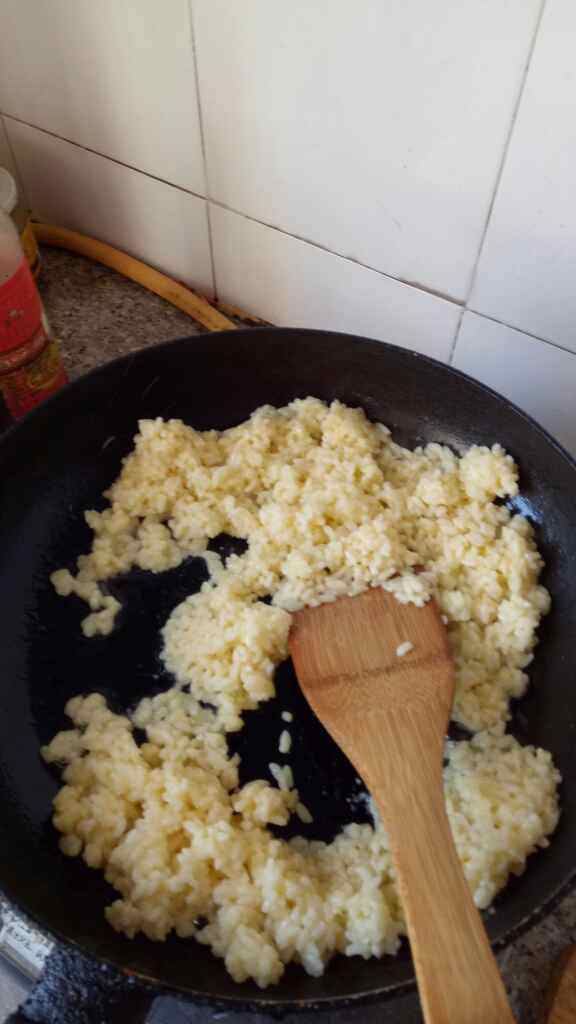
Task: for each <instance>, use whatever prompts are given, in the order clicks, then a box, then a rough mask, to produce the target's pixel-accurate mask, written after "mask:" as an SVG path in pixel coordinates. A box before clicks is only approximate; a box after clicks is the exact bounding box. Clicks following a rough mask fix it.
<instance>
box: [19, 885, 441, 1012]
mask: <svg viewBox="0 0 576 1024" xmlns="http://www.w3.org/2000/svg"><path fill="white" fill-rule="evenodd" d="M52 948H53V943H52V942H51V941H49V940H48V939H46V938H45V937H44V936H43V935H41V934H40V932H38V931H36V929H34V928H31V927H30V926H29V925H28V923H27V922H25V921H23V920H22V918H21V917H19V916H18V914H16V913H14V911H13V910H12V909H10V908H9V907H8V906H7V904H6V903H4V902H3V901H2V900H0V1021H3V1020H5V1018H6V1017H7V1015H8V1014H9V1013H11V1012H13V1011H14V1010H15V1009H16V1007H17V1006H18V1005H19V1004H20V1003H21V1002H22V1001H23V1000H24V999H25V998H26V996H27V994H28V992H29V991H30V989H31V987H32V985H33V984H34V982H35V981H36V980H37V979H38V978H39V977H40V974H41V972H42V968H43V966H44V962H45V960H46V958H47V956H48V954H49V953H50V951H51V949H52ZM272 1020H273V1018H271V1017H269V1016H268V1015H263V1014H237V1013H231V1012H228V1011H227V1012H225V1013H222V1012H218V1011H214V1010H207V1009H206V1008H204V1007H197V1006H196V1007H195V1006H192V1005H191V1004H189V1003H185V1002H181V1001H180V1000H176V999H170V998H168V997H159V998H158V999H157V1000H156V1001H155V1003H154V1006H153V1009H152V1010H151V1011H150V1014H149V1016H148V1024H208V1022H209V1021H218V1022H220V1024H226V1022H229V1024H271V1022H272ZM313 1020H314V1021H315V1022H316V1024H420V1022H421V1020H422V1017H421V1014H420V1011H419V1008H418V1000H417V997H416V996H415V995H410V996H407V997H404V998H403V999H399V1000H396V1001H395V1002H393V1003H391V1004H389V1005H388V1006H386V1005H385V1006H383V1007H382V1006H379V1007H361V1008H360V1009H358V1010H353V1011H350V1010H348V1011H345V1012H339V1013H316V1014H292V1015H290V1016H289V1017H284V1018H283V1021H284V1024H311V1022H312V1021H313Z"/></svg>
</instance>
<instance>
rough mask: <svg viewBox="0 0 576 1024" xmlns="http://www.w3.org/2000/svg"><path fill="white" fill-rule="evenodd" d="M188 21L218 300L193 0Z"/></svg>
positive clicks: (214, 291)
mask: <svg viewBox="0 0 576 1024" xmlns="http://www.w3.org/2000/svg"><path fill="white" fill-rule="evenodd" d="M187 6H188V20H189V25H190V45H191V47H192V60H193V63H194V82H195V84H196V109H197V111H198V130H199V132H200V148H201V150H202V166H203V168H204V188H205V191H206V224H207V228H208V249H209V253H210V272H211V275H212V291H213V294H214V299H217V298H218V286H217V281H216V260H215V257H214V238H213V235H212V218H211V215H210V202H209V195H210V184H209V181H208V155H207V149H206V134H205V131H204V115H203V111H202V101H201V96H200V71H199V68H198V49H197V46H196V26H195V23H194V0H188V5H187Z"/></svg>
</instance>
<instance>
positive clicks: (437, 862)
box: [366, 710, 514, 1024]
mask: <svg viewBox="0 0 576 1024" xmlns="http://www.w3.org/2000/svg"><path fill="white" fill-rule="evenodd" d="M407 715H409V716H410V717H411V718H412V721H411V722H410V723H409V725H408V723H407V722H406V716H407ZM432 719H433V716H432ZM435 728H436V726H435V724H434V722H433V721H432V722H431V720H430V718H429V717H428V716H427V715H425V714H421V713H412V714H411V713H410V710H407V711H406V712H405V714H404V716H403V721H402V723H400V722H398V723H395V722H394V717H393V716H386V721H384V718H383V720H382V730H378V731H379V732H380V742H379V748H380V758H379V759H377V758H375V757H374V756H372V757H370V758H369V761H370V763H371V764H372V765H374V764H375V763H379V764H380V769H378V770H377V771H378V774H381V777H380V779H375V778H367V779H366V781H367V782H368V785H369V787H370V788H371V790H372V793H373V795H374V797H375V799H376V802H377V805H378V808H379V810H380V813H381V815H382V819H383V821H384V824H385V827H386V829H387V831H388V836H389V841H390V849H391V852H392V856H393V859H394V864H395V867H396V871H397V877H398V883H399V890H400V895H401V899H402V904H403V907H404V913H405V915H406V922H407V925H408V934H409V938H410V945H411V948H412V956H413V959H414V965H415V968H416V975H417V978H418V987H419V990H420V999H421V1002H422V1008H423V1012H424V1017H425V1020H426V1021H427V1024H513V1021H514V1018H513V1016H512V1012H511V1010H510V1006H509V1003H508V999H507V996H506V991H505V989H504V985H503V983H502V979H501V977H500V974H499V971H498V967H497V964H496V961H495V959H494V956H493V954H492V951H491V949H490V944H489V942H488V937H487V935H486V932H485V930H484V925H483V923H482V919H481V917H480V914H479V913H478V911H477V909H476V907H475V905H474V901H473V899H472V895H471V893H470V890H469V888H468V884H467V882H466V880H465V878H464V874H463V871H462V867H461V864H460V861H459V860H458V856H457V853H456V849H455V847H454V842H453V839H452V833H451V829H450V825H449V822H448V818H447V815H446V809H445V803H444V792H443V788H442V771H441V766H442V751H441V739H434V737H433V736H431V735H430V733H431V731H432V730H434V729H435ZM373 753H375V752H373ZM379 793H380V797H379V796H378V794H379Z"/></svg>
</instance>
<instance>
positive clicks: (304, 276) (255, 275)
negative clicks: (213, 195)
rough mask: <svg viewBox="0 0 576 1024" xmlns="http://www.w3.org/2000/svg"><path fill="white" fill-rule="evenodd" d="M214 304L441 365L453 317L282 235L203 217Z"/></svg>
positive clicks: (455, 310) (443, 304) (395, 284)
mask: <svg viewBox="0 0 576 1024" xmlns="http://www.w3.org/2000/svg"><path fill="white" fill-rule="evenodd" d="M211 222H212V235H213V243H214V259H215V263H216V266H217V268H218V270H217V278H216V285H217V289H218V294H219V296H220V297H221V298H222V299H225V300H227V301H228V302H232V303H235V304H237V305H239V306H241V307H243V308H244V309H246V310H247V311H249V312H254V313H257V314H258V315H260V316H262V317H264V318H265V319H268V320H270V321H271V322H272V323H275V324H280V325H286V326H292V327H319V328H326V329H330V328H332V329H334V330H339V331H349V332H350V333H354V334H359V335H364V336H367V337H371V338H378V339H379V340H381V341H391V342H393V343H394V344H396V345H402V346H403V347H404V348H412V349H415V350H416V351H418V352H424V353H426V354H427V355H431V356H434V357H435V358H437V359H447V358H448V355H449V353H450V348H451V345H452V342H453V339H454V337H455V332H456V327H457V324H458V319H459V315H460V309H459V307H458V306H456V305H455V304H454V303H452V302H447V301H446V300H445V299H440V298H437V297H436V296H434V295H429V294H428V293H427V292H423V291H420V290H419V289H417V288H411V287H410V286H409V285H405V284H401V283H400V282H399V281H394V280H392V279H391V278H389V277H386V276H384V275H383V274H378V273H377V272H376V271H374V270H367V269H366V268H365V267H360V266H358V264H356V263H352V262H351V261H350V260H346V259H343V258H342V257H341V256H334V255H333V254H332V253H329V252H326V251H325V250H323V249H318V248H317V247H316V246H313V245H309V244H307V243H306V242H301V241H299V240H298V239H296V238H292V237H291V236H290V235H285V234H282V233H281V232H279V231H274V230H273V229H272V228H267V227H264V226H263V225H262V224H258V223H256V222H255V221H250V220H247V219H246V218H245V217H241V216H240V215H239V214H236V213H231V212H229V211H227V210H222V209H220V208H218V207H216V208H212V210H211Z"/></svg>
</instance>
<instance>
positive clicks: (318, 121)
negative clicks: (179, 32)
mask: <svg viewBox="0 0 576 1024" xmlns="http://www.w3.org/2000/svg"><path fill="white" fill-rule="evenodd" d="M540 8H541V0H507V2H506V3H504V4H503V3H502V2H501V0H483V2H482V3H478V2H477V0H460V2H459V3H455V2H452V0H450V2H447V3H442V4H430V3H428V2H427V0H389V2H387V3H374V2H373V0H357V2H356V3H352V2H351V0H315V2H314V3H312V4H309V3H303V2H299V3H296V4H278V3H270V0H243V2H242V3H236V4H234V3H230V2H229V0H194V12H195V18H194V22H195V34H196V42H197V57H198V71H199V84H200V98H201V105H202V111H203V121H204V132H205V138H206V146H207V159H208V182H209V189H210V195H211V198H212V199H214V200H216V201H217V202H219V203H222V204H224V205H225V206H227V207H229V208H231V209H234V210H236V211H239V212H240V213H244V214H247V215H249V216H251V217H253V218H254V219H256V220H259V221H262V222H264V223H267V224H271V225H275V226H277V227H279V228H281V229H283V230H284V231H286V232H289V233H291V234H294V235H297V236H299V237H301V238H306V239H310V240H312V241H314V242H316V243H318V244H320V245H322V246H324V247H326V248H328V249H330V250H331V251H333V252H336V253H339V254H341V255H344V256H349V257H352V258H354V259H356V260H358V261H359V262H361V263H363V264H365V265H367V266H370V267H373V268H375V269H377V270H380V271H382V272H384V273H387V274H389V275H391V276H394V277H397V278H400V279H402V280H405V281H408V282H415V283H416V284H417V285H421V286H423V287H424V288H426V289H430V290H434V291H436V292H440V293H442V294H445V295H449V296H452V297H453V298H456V299H463V298H464V297H465V295H466V293H467V290H468V285H469V281H470V278H471V273H472V269H473V266H474V264H475V261H476V257H477V252H478V247H479V244H480V240H481V236H482V233H483V230H484V226H485V220H486V215H487V212H488V208H489V204H490V202H491V198H492V193H493V188H494V183H495V181H496V176H497V172H498V169H499V166H500V162H501V159H502V155H503V152H504V146H505V142H506V138H507V134H508V131H509V127H510V123H511V118H512V113H513V110H514V107H515V104H516V102H517V98H518V95H519V91H520V88H521V83H522V80H523V75H524V69H525V64H526V60H527V58H528V54H529V51H530V47H531V44H532V40H533V36H534V32H535V30H536V25H537V21H538V17H539V13H540Z"/></svg>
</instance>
